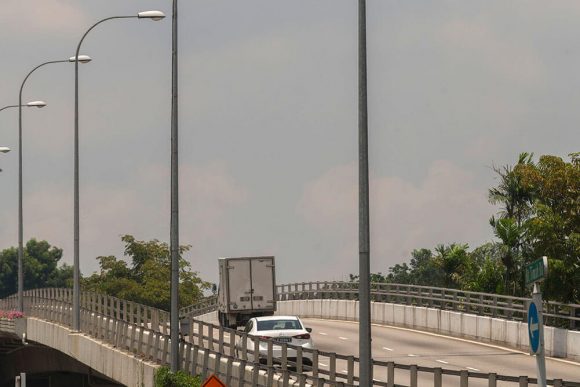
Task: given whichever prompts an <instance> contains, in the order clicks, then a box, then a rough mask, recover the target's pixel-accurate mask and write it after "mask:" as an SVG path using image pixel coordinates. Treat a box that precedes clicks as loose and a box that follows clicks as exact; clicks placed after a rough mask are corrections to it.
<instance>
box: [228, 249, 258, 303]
mask: <svg viewBox="0 0 580 387" xmlns="http://www.w3.org/2000/svg"><path fill="white" fill-rule="evenodd" d="M227 268H228V284H229V289H228V290H229V295H230V299H229V302H230V305H229V309H230V310H248V309H252V274H251V270H250V260H248V259H231V260H229V261H228V265H227ZM234 305H235V306H236V307H234Z"/></svg>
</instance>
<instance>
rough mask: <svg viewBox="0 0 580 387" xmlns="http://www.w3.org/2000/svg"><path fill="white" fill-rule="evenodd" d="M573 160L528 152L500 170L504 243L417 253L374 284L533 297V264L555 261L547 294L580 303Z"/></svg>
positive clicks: (579, 222) (497, 200)
mask: <svg viewBox="0 0 580 387" xmlns="http://www.w3.org/2000/svg"><path fill="white" fill-rule="evenodd" d="M570 158H571V160H570V162H566V161H564V160H562V159H561V158H560V157H556V156H549V155H546V156H542V157H540V159H539V160H538V161H537V162H535V161H534V159H533V154H530V153H522V154H520V156H519V158H518V161H517V163H516V164H515V165H514V166H513V167H512V166H509V165H508V166H505V167H502V168H497V167H496V168H494V169H493V170H494V172H495V173H496V174H497V175H498V177H499V181H498V184H497V186H496V187H493V188H491V189H489V191H488V198H489V201H490V203H492V204H496V205H499V206H500V210H499V212H498V213H497V214H496V215H495V216H492V217H491V219H490V225H491V227H492V228H493V234H494V236H495V237H496V238H497V240H498V241H499V242H494V243H486V244H484V245H482V246H479V247H477V248H476V249H475V250H473V251H471V252H469V251H468V246H467V245H464V244H450V245H448V246H445V245H439V246H437V247H436V248H435V249H434V252H432V251H431V250H428V249H420V250H414V251H413V253H412V254H411V259H410V264H409V265H407V264H406V263H403V264H396V265H395V266H392V267H390V268H389V274H388V275H387V276H383V275H382V274H381V273H378V274H373V275H371V280H373V281H377V282H394V283H407V284H416V285H428V286H438V287H449V288H459V289H463V290H471V291H478V292H491V293H500V294H510V295H515V296H527V295H528V294H529V288H527V287H526V285H525V283H524V267H525V265H527V264H529V263H530V262H531V261H534V260H536V259H538V258H540V257H542V256H548V258H549V266H550V267H549V274H548V278H547V279H546V281H545V283H544V284H543V290H544V297H545V298H546V299H549V300H556V301H561V302H569V303H580V153H573V154H571V155H570ZM496 216H497V217H496ZM357 278H358V276H353V275H351V280H356V279H357Z"/></svg>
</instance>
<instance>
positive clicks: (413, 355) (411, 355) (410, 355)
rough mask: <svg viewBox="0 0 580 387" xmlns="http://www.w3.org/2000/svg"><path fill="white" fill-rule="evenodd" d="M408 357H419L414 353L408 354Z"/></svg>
mask: <svg viewBox="0 0 580 387" xmlns="http://www.w3.org/2000/svg"><path fill="white" fill-rule="evenodd" d="M407 356H409V357H416V356H417V355H415V354H413V353H410V354H408V355H407Z"/></svg>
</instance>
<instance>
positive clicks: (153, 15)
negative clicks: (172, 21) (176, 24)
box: [137, 11, 165, 21]
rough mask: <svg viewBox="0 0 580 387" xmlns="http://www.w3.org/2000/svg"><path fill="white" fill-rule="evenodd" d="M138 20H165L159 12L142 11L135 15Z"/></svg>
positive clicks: (163, 15)
mask: <svg viewBox="0 0 580 387" xmlns="http://www.w3.org/2000/svg"><path fill="white" fill-rule="evenodd" d="M137 17H138V18H139V19H151V20H154V21H157V20H161V19H163V18H165V14H164V13H163V12H161V11H143V12H139V13H138V14H137Z"/></svg>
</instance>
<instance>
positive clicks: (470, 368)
mask: <svg viewBox="0 0 580 387" xmlns="http://www.w3.org/2000/svg"><path fill="white" fill-rule="evenodd" d="M465 368H467V369H468V370H472V371H476V372H477V371H479V370H478V369H477V368H473V367H465Z"/></svg>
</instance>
